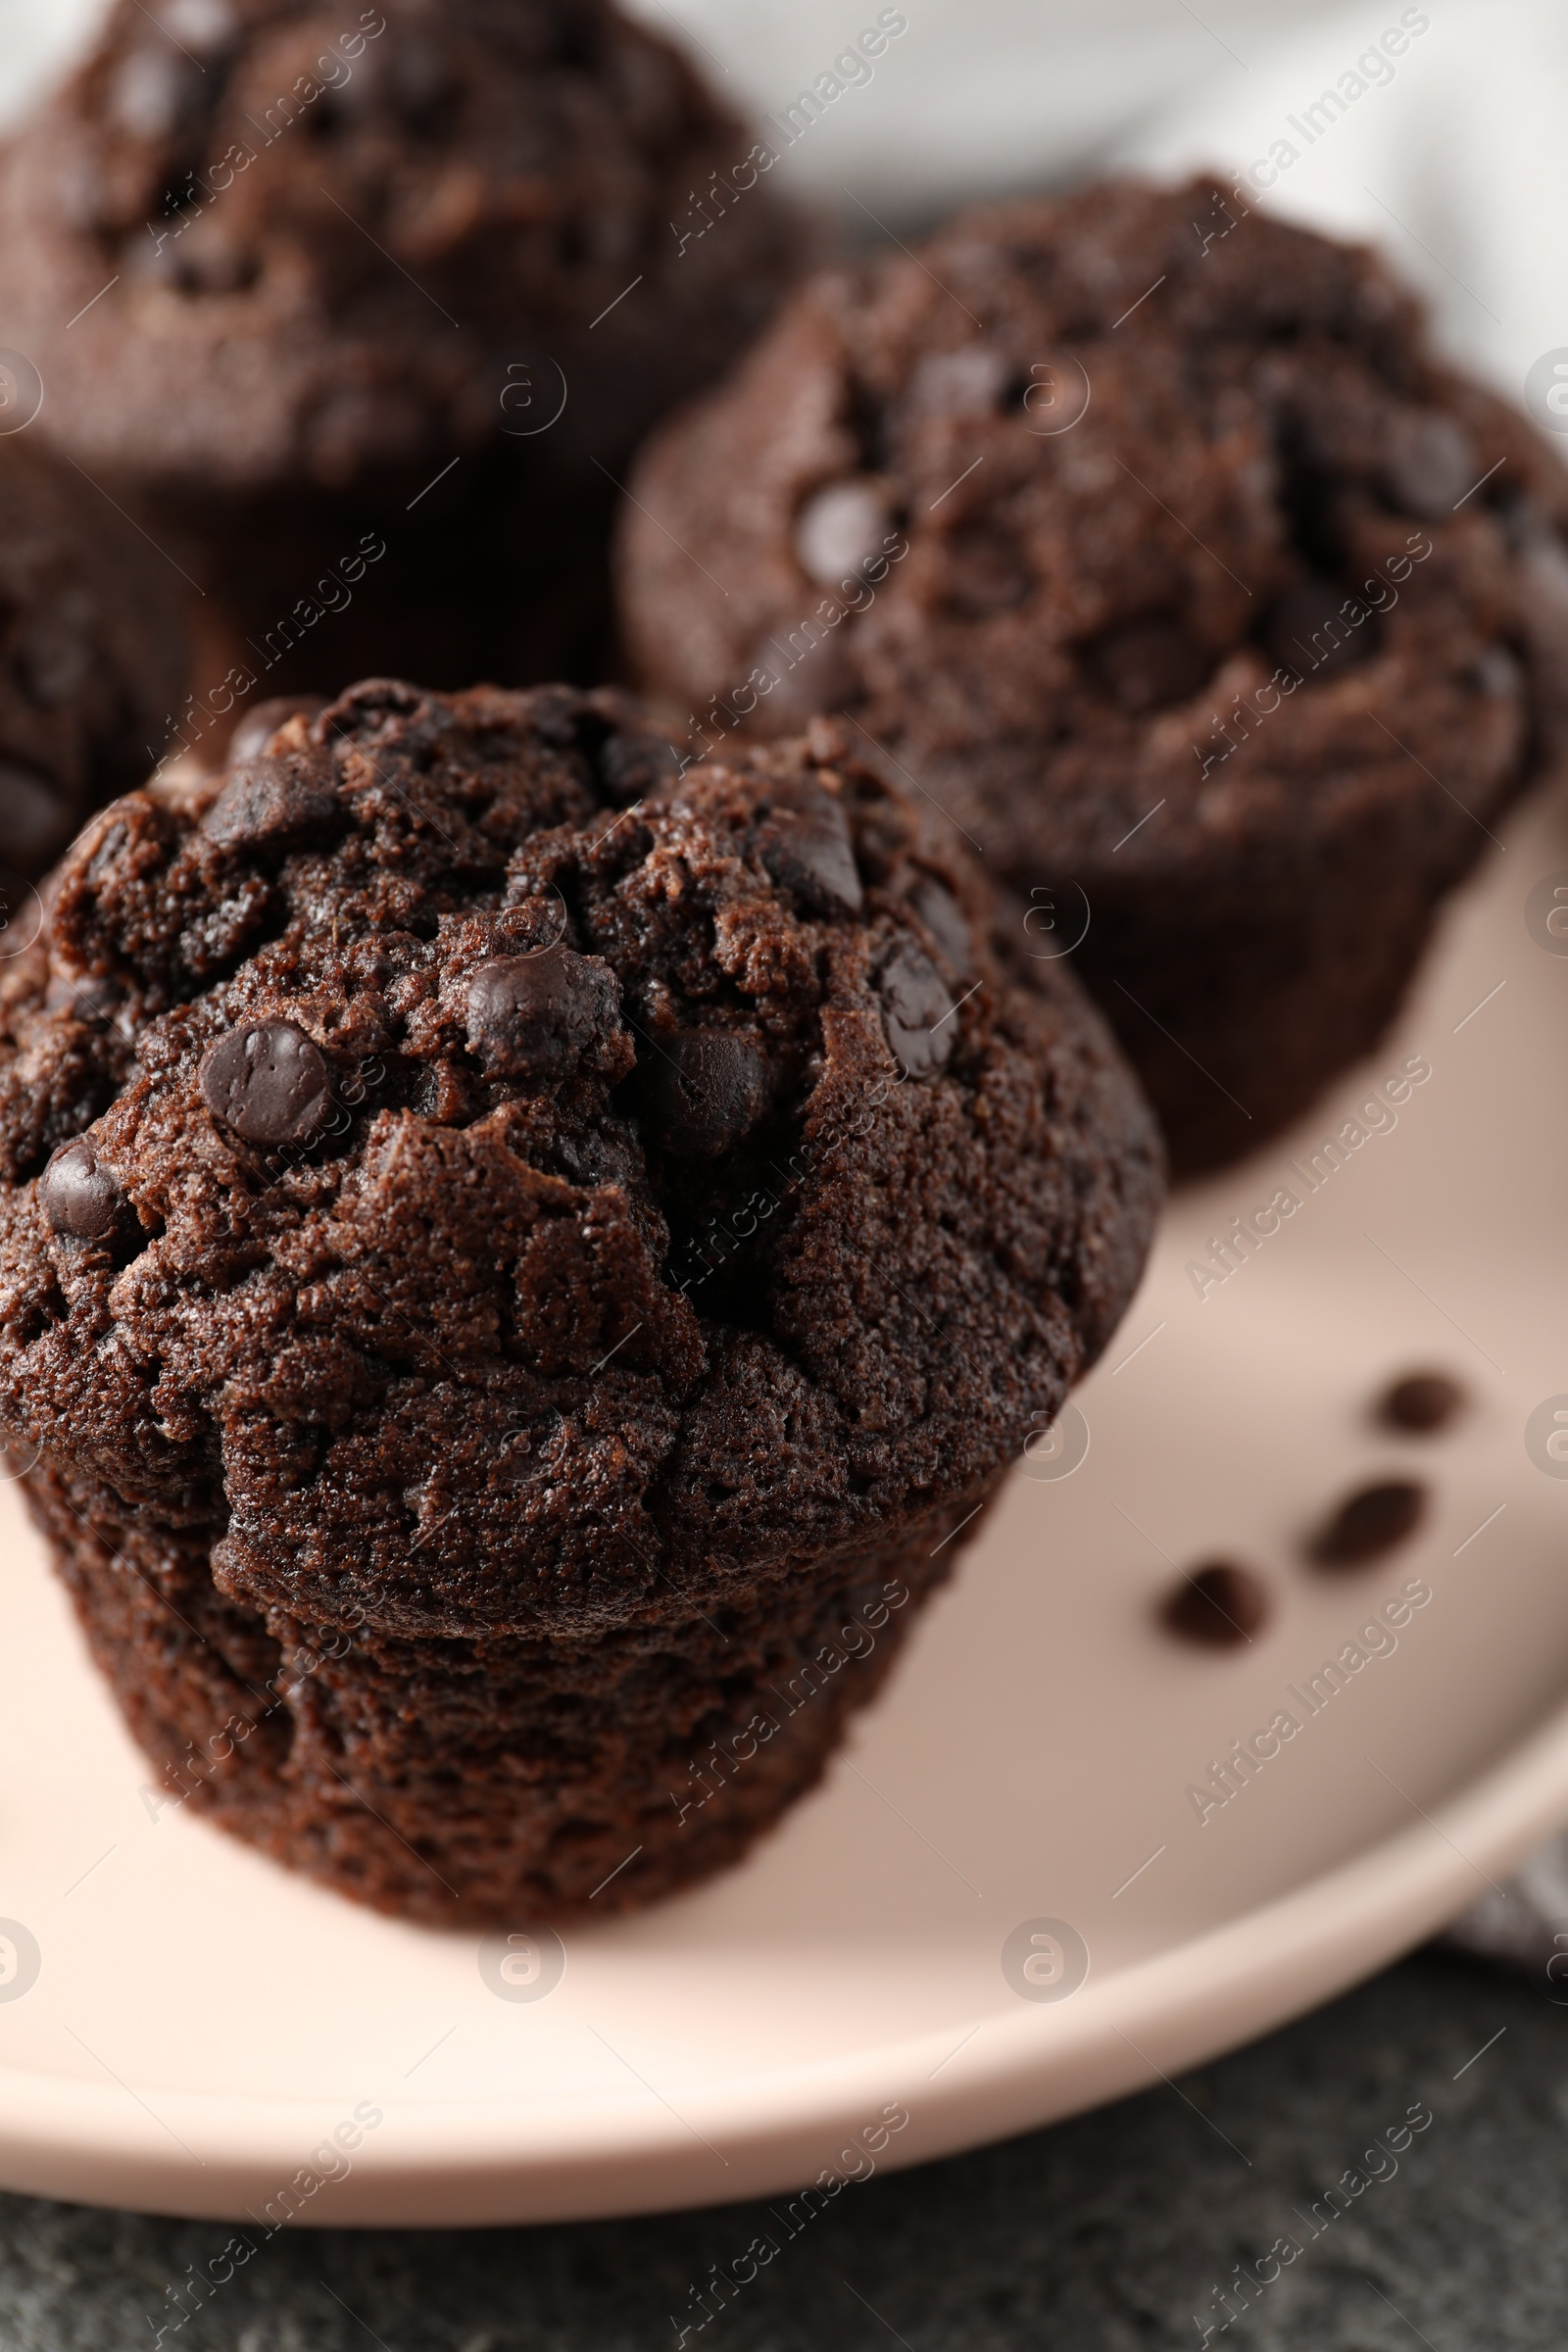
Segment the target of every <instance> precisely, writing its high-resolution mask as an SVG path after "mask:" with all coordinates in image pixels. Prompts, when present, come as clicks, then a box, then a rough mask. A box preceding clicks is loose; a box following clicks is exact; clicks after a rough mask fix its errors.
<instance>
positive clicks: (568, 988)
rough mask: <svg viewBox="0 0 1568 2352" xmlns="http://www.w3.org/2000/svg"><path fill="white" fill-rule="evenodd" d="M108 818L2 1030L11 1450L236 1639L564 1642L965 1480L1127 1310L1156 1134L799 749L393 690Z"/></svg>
mask: <svg viewBox="0 0 1568 2352" xmlns="http://www.w3.org/2000/svg"><path fill="white" fill-rule="evenodd" d="M257 732H258V731H257V730H255V729H252V730H251V731H250V733H249V735H248V736H247V737H242V738H241V739H240V741H239V744H238V751H237V757H236V759H235V760H234V762H233V764H232V765H231V767H230V769H229V770H228V772H227V773H226V774H225V775H222V776H215V777H212V778H210V779H208V780H206V781H204V782H203V783H201V784H200V785H197V786H194V787H191V788H189V789H187V790H186V791H185V792H183V793H182V794H176V793H163V792H160V791H158V790H149V791H143V792H139V793H134V794H131V795H130V796H129V797H127V798H126V799H124V800H123V801H121V802H119V803H118V804H116V805H115V806H113V807H112V808H110V809H107V810H105V811H103V812H102V813H101V815H100V816H99V817H98V818H97V819H96V820H95V821H94V823H93V824H92V825H91V826H90V827H89V829H88V830H87V832H86V833H85V834H84V835H83V836H82V837H81V838H80V839H79V841H78V842H77V843H76V845H75V846H74V848H73V852H72V854H71V856H70V858H68V859H67V861H66V862H65V864H64V865H63V866H62V867H61V868H60V869H59V870H58V871H57V873H56V874H55V876H54V877H53V878H52V880H51V883H50V885H49V886H48V890H47V894H46V895H47V899H48V907H49V917H48V923H47V927H46V930H45V932H44V934H43V936H42V938H41V939H40V941H39V943H38V945H37V946H36V948H35V949H34V950H32V951H31V952H30V953H29V954H28V955H27V956H25V957H24V958H21V959H19V961H18V963H17V965H16V967H15V968H14V969H13V970H12V972H11V973H10V975H9V977H8V978H7V980H6V981H5V982H4V984H3V988H4V1002H3V1019H4V1041H3V1048H0V1410H3V1412H4V1416H5V1418H6V1420H7V1422H8V1423H9V1424H11V1425H12V1426H13V1427H15V1428H18V1429H25V1430H27V1431H28V1432H29V1434H30V1436H31V1438H32V1440H33V1441H34V1442H35V1443H36V1444H38V1445H39V1446H41V1447H42V1449H43V1451H44V1453H45V1455H46V1456H47V1457H48V1461H49V1463H50V1466H51V1467H54V1468H56V1469H58V1470H59V1471H60V1472H61V1474H62V1476H63V1477H64V1478H66V1480H67V1481H68V1483H69V1484H70V1485H71V1488H72V1492H73V1495H75V1496H76V1498H77V1506H76V1507H79V1508H80V1509H81V1510H82V1512H83V1514H84V1515H85V1516H87V1517H89V1518H92V1517H93V1516H94V1515H95V1514H98V1515H101V1516H102V1517H103V1518H104V1520H105V1522H106V1524H113V1523H115V1522H116V1521H117V1520H118V1522H119V1523H121V1524H123V1523H124V1520H125V1517H126V1514H127V1513H128V1514H134V1515H135V1517H136V1519H137V1521H138V1523H141V1524H152V1525H162V1526H164V1527H167V1528H168V1529H169V1530H170V1531H172V1532H173V1531H177V1530H182V1529H198V1530H204V1531H209V1532H210V1534H211V1536H212V1537H213V1538H214V1539H215V1544H216V1547H215V1551H214V1564H215V1574H216V1575H217V1577H218V1579H219V1581H220V1583H221V1584H222V1585H224V1586H225V1588H226V1589H227V1590H229V1591H230V1592H232V1593H235V1594H236V1595H237V1596H240V1597H242V1598H244V1599H245V1600H246V1601H247V1602H249V1603H251V1604H252V1605H260V1606H264V1607H275V1608H280V1609H286V1610H288V1611H289V1612H290V1613H291V1614H293V1615H295V1616H301V1617H305V1618H307V1619H311V1620H314V1621H316V1622H319V1623H322V1624H332V1623H338V1622H359V1621H361V1620H362V1619H363V1620H368V1621H370V1622H373V1623H375V1624H378V1625H380V1626H381V1627H383V1628H384V1629H386V1630H387V1631H395V1632H401V1633H410V1634H417V1635H429V1634H436V1635H441V1634H452V1635H459V1634H473V1633H475V1632H481V1633H482V1632H484V1631H488V1630H493V1631H503V1630H506V1631H517V1630H526V1629H535V1628H537V1629H543V1630H547V1631H549V1632H551V1633H552V1634H555V1635H558V1636H569V1635H572V1634H574V1633H575V1634H579V1635H581V1634H585V1633H587V1632H589V1631H592V1630H596V1629H601V1628H603V1627H605V1626H607V1625H612V1624H614V1623H617V1622H623V1621H626V1620H629V1619H632V1618H636V1617H639V1616H641V1617H650V1616H658V1615H660V1614H662V1613H664V1612H665V1611H667V1610H669V1609H671V1608H673V1607H675V1606H677V1605H681V1606H688V1607H689V1604H690V1602H691V1601H692V1600H693V1599H694V1598H695V1599H699V1600H700V1599H701V1596H702V1595H703V1594H704V1593H708V1594H713V1595H717V1594H720V1593H723V1592H724V1591H726V1590H734V1589H735V1588H736V1586H737V1585H738V1584H746V1583H750V1582H754V1581H755V1580H756V1578H757V1576H758V1575H759V1574H762V1573H780V1574H782V1573H785V1572H789V1571H795V1572H809V1569H810V1567H811V1565H812V1563H813V1562H814V1561H817V1560H819V1559H822V1558H824V1557H825V1556H827V1555H829V1554H831V1553H833V1552H835V1551H837V1550H838V1549H839V1548H841V1547H843V1546H845V1545H849V1544H855V1543H857V1542H860V1543H863V1542H865V1541H866V1540H867V1539H868V1538H874V1537H875V1536H876V1535H877V1534H878V1533H879V1531H881V1530H883V1529H891V1530H894V1531H896V1530H898V1529H900V1528H902V1527H904V1526H905V1525H907V1524H909V1523H912V1522H915V1521H917V1520H919V1519H920V1518H921V1517H922V1516H923V1515H924V1514H926V1513H928V1512H930V1511H932V1510H934V1509H936V1508H938V1507H940V1506H942V1505H943V1504H944V1503H947V1502H950V1501H952V1500H953V1499H954V1498H955V1497H957V1496H961V1495H966V1494H968V1493H970V1492H971V1491H973V1490H974V1489H976V1488H977V1487H978V1486H980V1485H981V1484H982V1483H983V1482H984V1481H985V1480H986V1479H987V1478H988V1477H989V1476H990V1475H991V1473H992V1472H993V1471H994V1470H995V1469H997V1468H998V1467H999V1466H1000V1465H1001V1464H1002V1463H1003V1462H1005V1460H1006V1459H1007V1458H1008V1457H1009V1456H1010V1455H1011V1454H1012V1453H1014V1452H1015V1451H1017V1450H1018V1449H1019V1448H1020V1447H1021V1446H1022V1445H1023V1443H1024V1441H1025V1439H1026V1437H1027V1435H1028V1433H1029V1431H1030V1429H1031V1428H1035V1427H1040V1426H1042V1425H1043V1424H1044V1423H1045V1422H1046V1421H1047V1420H1048V1419H1049V1418H1050V1417H1051V1416H1052V1415H1054V1413H1055V1411H1056V1410H1057V1409H1058V1408H1059V1405H1060V1403H1061V1401H1062V1398H1063V1397H1064V1396H1065V1394H1066V1391H1067V1388H1068V1387H1069V1385H1070V1384H1071V1383H1072V1382H1073V1381H1074V1380H1075V1379H1076V1378H1077V1377H1078V1376H1079V1375H1080V1374H1081V1372H1082V1371H1083V1370H1084V1369H1085V1368H1086V1367H1087V1365H1088V1364H1089V1362H1090V1361H1091V1360H1092V1359H1093V1357H1094V1355H1095V1354H1096V1353H1097V1352H1098V1350H1099V1348H1101V1347H1102V1346H1103V1343H1104V1341H1105V1339H1106V1338H1107V1336H1108V1334H1109V1332H1110V1330H1111V1328H1112V1327H1113V1325H1114V1323H1115V1321H1116V1318H1117V1316H1118V1315H1119V1314H1120V1312H1121V1309H1122V1307H1123V1306H1124V1304H1125V1303H1126V1300H1127V1299H1128V1297H1129V1295H1130V1292H1131V1289H1132V1287H1133V1285H1134V1283H1135V1282H1136V1279H1137V1276H1138V1273H1139V1270H1140V1268H1141V1264H1142V1259H1143V1255H1144V1251H1145V1249H1146V1247H1147V1243H1148V1240H1149V1236H1150V1230H1151V1226H1152V1218H1153V1214H1154V1211H1155V1207H1156V1203H1157V1198H1158V1191H1159V1165H1158V1157H1159V1155H1158V1147H1157V1144H1156V1142H1155V1140H1154V1136H1153V1131H1152V1120H1151V1117H1150V1114H1149V1112H1148V1110H1147V1107H1146V1106H1145V1104H1144V1103H1143V1101H1142V1098H1141V1097H1140V1096H1139V1095H1138V1093H1137V1090H1136V1087H1135V1085H1134V1083H1133V1081H1132V1080H1131V1078H1130V1076H1129V1075H1128V1074H1127V1072H1126V1070H1125V1068H1124V1066H1123V1065H1122V1064H1121V1063H1120V1061H1119V1059H1118V1058H1117V1056H1116V1054H1115V1052H1114V1049H1113V1048H1112V1047H1111V1045H1110V1043H1109V1041H1108V1038H1107V1036H1106V1033H1105V1032H1104V1030H1103V1027H1102V1026H1101V1024H1100V1022H1099V1019H1098V1017H1097V1016H1096V1015H1095V1014H1094V1013H1093V1012H1092V1011H1091V1010H1090V1009H1089V1008H1088V1006H1087V1005H1086V1004H1085V1002H1084V1000H1083V999H1082V997H1081V996H1080V995H1079V993H1078V991H1077V990H1076V988H1075V987H1074V985H1073V984H1072V982H1071V981H1070V980H1067V979H1065V978H1063V977H1060V976H1059V975H1058V974H1056V973H1055V971H1054V967H1044V966H1042V967H1037V968H1038V969H1039V970H1040V971H1043V972H1046V973H1048V974H1049V977H1047V978H1046V979H1044V980H1043V981H1041V980H1035V979H1033V978H1031V981H1030V983H1028V984H1025V983H1022V982H1015V981H1014V979H1013V978H1011V977H1010V976H1009V974H1008V972H1007V970H1006V968H1005V961H1004V959H1003V956H1002V955H1001V954H1000V953H999V950H998V948H997V946H996V944H995V942H994V939H993V935H992V934H993V925H994V922H995V913H994V902H993V901H992V899H991V897H990V894H989V892H988V891H987V889H986V887H985V886H984V885H983V883H981V881H980V880H979V878H978V876H977V875H976V874H975V873H974V872H973V871H972V869H971V868H970V867H969V865H968V863H967V861H966V860H965V858H964V857H963V856H962V854H961V852H960V851H958V850H956V849H955V848H954V847H953V846H951V843H950V842H949V840H948V839H947V838H945V837H944V836H943V835H941V834H940V833H937V832H934V831H933V830H932V829H931V828H930V827H929V826H928V825H927V823H926V822H925V820H924V818H923V817H922V816H921V815H919V814H917V813H916V810H915V808H914V806H913V805H912V804H911V803H910V801H909V800H908V799H907V798H906V797H905V796H904V795H903V794H902V793H900V792H899V791H898V790H897V789H895V788H894V787H892V786H890V785H888V784H887V783H885V782H883V781H881V780H879V779H878V778H877V777H876V776H875V775H874V774H873V773H872V772H871V771H870V770H869V769H868V768H867V767H866V766H864V765H862V764H861V763H860V762H859V761H858V760H857V759H856V758H855V757H854V756H853V755H852V754H851V752H850V748H849V745H848V743H847V741H846V739H845V737H844V735H843V734H842V732H841V731H840V730H838V729H836V728H835V727H833V726H832V725H830V724H828V723H826V722H821V723H819V724H817V725H816V726H815V727H814V728H813V729H812V730H811V731H810V732H809V734H808V735H807V736H806V737H805V738H803V739H800V740H797V741H794V742H790V743H787V744H780V745H775V746H770V747H767V748H765V749H759V750H757V751H756V752H749V753H747V754H745V755H744V756H742V757H739V758H737V759H735V760H732V761H731V762H729V763H723V764H721V763H718V762H716V761H714V762H710V763H707V764H705V765H702V766H698V767H694V768H690V769H688V770H687V772H685V773H684V774H678V773H677V772H676V769H677V763H676V761H675V759H674V756H673V754H672V753H671V752H670V750H669V747H668V746H667V744H666V743H665V741H664V740H663V738H662V735H661V733H660V731H659V730H658V728H657V727H655V726H654V725H653V724H652V723H651V722H650V721H649V719H648V718H647V717H646V715H645V714H643V713H642V712H641V711H639V710H638V709H637V708H636V707H635V706H633V705H631V704H630V703H629V702H627V701H626V700H625V699H624V698H620V697H618V696H616V695H614V694H613V693H610V692H605V691H601V692H597V693H593V694H578V693H575V692H572V691H569V690H567V689H564V688H560V689H557V688H547V689H538V690H535V691H532V692H528V693H514V692H502V691H500V690H497V689H491V688H480V689H475V690H473V691H471V692H468V693H465V694H459V695H452V696H444V695H436V694H429V693H425V692H422V691H421V690H419V689H418V688H417V687H414V686H412V685H408V684H405V683H402V682H398V681H386V680H369V681H367V682H365V683H362V684H361V685H358V686H356V687H353V688H351V689H350V690H349V691H348V692H347V693H346V694H345V695H343V696H342V697H340V698H339V700H337V701H336V702H335V703H333V704H331V705H330V706H329V707H327V708H326V709H324V710H321V711H317V712H315V713H312V712H310V711H298V712H296V713H294V714H293V715H290V716H285V717H284V718H283V719H282V723H281V724H279V725H277V726H276V728H275V730H274V731H273V732H272V733H271V734H270V735H268V736H266V737H265V738H264V739H263V740H262V741H261V742H260V743H258V742H257V740H256V735H257Z"/></svg>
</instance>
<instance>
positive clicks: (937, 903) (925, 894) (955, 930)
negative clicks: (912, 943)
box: [909, 873, 974, 974]
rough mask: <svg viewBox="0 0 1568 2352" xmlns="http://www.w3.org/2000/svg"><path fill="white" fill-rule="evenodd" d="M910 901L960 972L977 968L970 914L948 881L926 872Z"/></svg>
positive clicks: (942, 952)
mask: <svg viewBox="0 0 1568 2352" xmlns="http://www.w3.org/2000/svg"><path fill="white" fill-rule="evenodd" d="M909 904H910V906H911V907H913V908H914V911H915V913H916V914H917V915H918V916H919V917H920V920H921V922H922V923H924V925H925V927H926V929H927V930H928V931H929V932H930V934H931V936H932V938H933V939H934V940H935V941H936V944H937V947H938V949H939V951H940V952H941V954H942V955H944V956H946V957H947V959H948V961H949V963H951V964H952V966H953V968H954V970H955V971H956V972H961V973H965V974H967V973H969V972H972V971H973V969H974V940H973V937H972V935H971V933H970V930H969V918H968V916H967V915H966V914H965V913H964V911H963V908H962V907H960V906H959V904H958V902H957V900H956V898H955V897H954V895H953V893H952V891H951V890H949V888H948V887H947V884H946V883H945V882H939V881H938V880H937V878H936V876H935V874H926V873H922V874H921V876H920V878H919V880H918V881H917V882H916V884H915V886H914V888H913V889H912V890H911V891H910V893H909Z"/></svg>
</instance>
